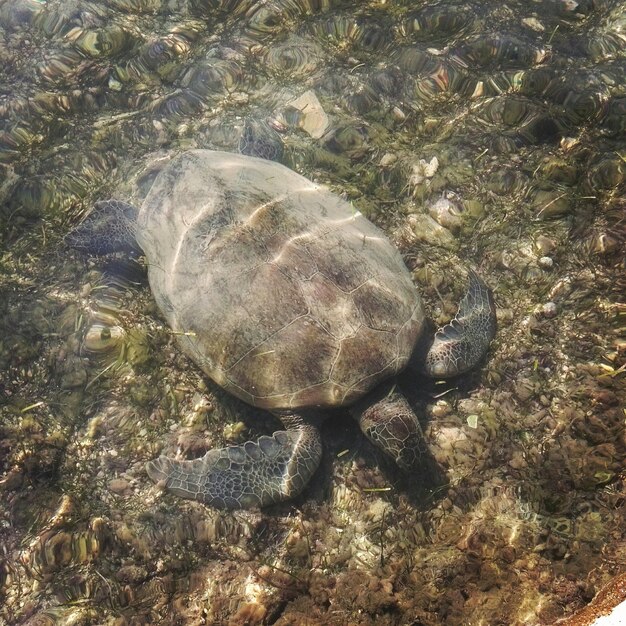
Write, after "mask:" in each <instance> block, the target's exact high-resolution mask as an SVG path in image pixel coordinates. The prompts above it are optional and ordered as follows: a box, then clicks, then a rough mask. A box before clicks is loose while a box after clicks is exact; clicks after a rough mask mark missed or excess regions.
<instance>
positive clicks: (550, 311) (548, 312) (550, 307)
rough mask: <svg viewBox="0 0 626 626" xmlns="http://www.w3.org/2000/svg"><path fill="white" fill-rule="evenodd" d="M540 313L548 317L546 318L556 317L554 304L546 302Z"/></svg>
mask: <svg viewBox="0 0 626 626" xmlns="http://www.w3.org/2000/svg"><path fill="white" fill-rule="evenodd" d="M541 312H542V313H543V314H544V316H545V317H548V318H551V317H556V314H557V309H556V304H554V302H546V303H545V304H544V305H543V306H542V307H541Z"/></svg>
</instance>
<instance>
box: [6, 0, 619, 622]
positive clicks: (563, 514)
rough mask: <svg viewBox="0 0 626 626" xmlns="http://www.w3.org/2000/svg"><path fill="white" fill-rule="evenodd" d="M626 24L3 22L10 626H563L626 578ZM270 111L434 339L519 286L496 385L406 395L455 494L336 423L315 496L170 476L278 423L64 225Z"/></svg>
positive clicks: (597, 6)
mask: <svg viewBox="0 0 626 626" xmlns="http://www.w3.org/2000/svg"><path fill="white" fill-rule="evenodd" d="M625 28H626V10H625V9H624V5H623V2H620V1H619V0H613V1H610V0H597V1H595V2H592V1H586V0H581V1H580V2H576V0H562V1H561V0H554V1H545V2H541V3H528V2H507V3H502V2H476V3H467V2H458V3H454V2H445V1H444V2H440V3H435V2H380V3H375V2H373V3H365V2H342V1H333V0H312V1H309V2H304V1H302V0H283V1H282V2H278V1H276V0H268V1H267V2H254V1H252V0H247V1H243V2H240V1H237V0H223V1H222V2H220V1H219V0H212V1H202V0H188V1H187V2H185V1H184V0H172V1H171V2H164V1H162V0H108V1H107V2H93V3H89V2H82V1H67V0H64V1H62V2H61V1H58V2H54V1H50V2H42V1H38V0H8V1H7V0H5V1H4V2H2V3H0V34H1V37H2V39H1V40H0V42H1V43H0V173H1V176H0V200H1V201H2V202H1V204H0V233H1V236H2V238H3V243H4V245H3V252H2V259H1V262H0V269H1V273H0V545H1V546H2V550H1V551H0V622H2V621H3V620H4V622H6V623H7V624H22V623H28V624H38V625H39V624H116V625H120V624H156V623H159V624H161V623H162V624H170V623H171V624H174V623H185V624H270V623H271V624H281V625H287V624H304V623H307V624H311V625H313V624H337V625H339V624H363V625H365V624H423V625H436V624H446V625H448V624H449V625H456V624H477V625H478V624H507V625H508V624H553V623H554V622H555V621H556V620H557V619H558V618H560V617H563V616H569V615H572V614H573V613H574V612H575V611H576V610H577V609H579V608H580V607H582V606H584V605H585V604H586V603H588V602H589V601H590V599H591V598H592V597H593V595H594V593H595V592H596V591H597V590H598V589H599V587H600V586H602V584H604V583H605V582H606V581H608V580H610V579H611V577H613V576H615V575H616V574H618V573H619V572H623V571H625V570H626V544H625V543H624V532H625V531H624V528H625V527H626V526H625V524H624V511H625V498H624V497H625V490H624V480H625V478H626V477H625V475H624V469H623V468H624V452H625V445H626V442H625V436H624V397H625V395H624V369H623V368H624V353H625V343H624V337H623V316H624V304H623V294H624V282H625V281H624V278H623V277H624V255H623V243H624V214H625V213H624V209H625V208H626V200H625V198H624V191H625V188H626V138H625V130H626V31H625ZM247 118H252V119H254V120H261V121H264V122H266V123H268V124H269V125H270V126H272V127H273V128H275V129H276V130H277V131H278V132H279V133H280V134H281V136H282V138H283V140H284V144H285V150H284V156H283V161H284V162H285V163H286V164H287V165H289V166H290V167H292V168H293V169H295V170H297V171H298V172H300V173H302V174H303V175H305V176H307V177H308V178H311V179H315V180H317V181H319V182H322V183H324V184H326V185H328V186H329V187H330V188H331V189H333V190H334V191H335V192H336V193H339V194H343V195H344V196H345V197H346V198H348V199H349V200H350V201H352V202H354V205H355V207H357V208H358V209H359V210H361V211H362V212H363V213H364V214H365V215H366V216H368V217H369V218H370V219H372V220H373V221H374V222H375V223H376V224H378V225H379V226H380V227H382V228H383V229H385V230H386V232H387V233H388V234H389V236H390V238H391V239H392V240H393V241H394V242H395V243H396V244H397V246H398V248H399V249H400V251H401V252H402V254H403V255H404V258H405V260H406V262H407V265H408V266H409V267H410V268H411V270H412V271H413V276H414V278H415V281H416V284H417V285H418V286H419V288H420V290H421V292H422V293H423V294H424V296H425V300H426V302H427V304H428V306H429V311H430V314H431V315H432V317H433V318H434V319H435V320H436V321H437V322H438V323H443V322H445V321H447V320H448V319H449V318H450V317H451V316H452V315H453V314H454V311H455V306H456V302H457V301H458V299H459V298H460V296H461V294H462V291H463V287H464V284H465V280H466V273H465V269H466V268H469V267H472V268H475V269H477V270H478V271H479V272H480V274H481V275H482V276H483V277H484V278H485V279H486V280H487V282H488V283H489V284H490V285H491V286H492V287H493V288H494V290H495V296H496V301H497V305H498V318H499V320H498V321H499V330H498V335H497V338H496V341H495V342H494V344H493V346H492V350H491V352H490V355H489V357H488V360H487V361H486V363H485V364H484V365H483V366H482V367H481V368H480V370H479V371H478V372H476V373H475V374H473V375H472V376H469V377H467V378H466V379H464V380H462V381H455V382H454V383H452V384H447V385H441V386H439V385H433V384H431V383H428V382H426V381H421V380H418V382H419V385H416V384H415V383H416V378H415V377H414V375H412V374H409V375H406V376H404V377H403V378H402V380H401V381H400V383H401V385H402V387H403V389H404V390H405V392H406V393H407V395H408V396H409V397H410V400H411V402H412V403H413V404H414V406H415V408H416V410H418V411H419V412H420V415H422V416H423V425H424V428H425V432H426V436H427V439H428V442H429V446H430V448H431V452H432V454H433V456H434V458H435V459H436V461H437V462H438V464H439V466H440V468H441V473H442V476H443V479H442V478H441V477H439V479H438V480H437V479H435V477H434V476H431V475H430V474H429V473H427V472H425V473H424V476H410V477H407V476H403V475H401V474H400V473H399V472H398V471H397V470H396V469H395V468H394V467H392V466H391V465H390V463H388V462H387V461H386V460H385V459H384V458H382V457H381V456H380V455H379V454H378V453H377V452H376V451H375V450H373V449H372V447H371V446H370V445H369V443H367V442H366V441H365V440H364V438H363V437H362V436H361V435H360V434H359V433H358V429H357V428H356V427H355V425H354V424H353V423H352V422H351V421H350V419H348V417H347V416H345V415H343V414H339V415H334V416H333V419H332V420H329V421H328V422H327V423H326V424H325V426H324V431H323V436H324V445H325V456H324V459H323V461H322V466H321V468H320V470H319V471H318V472H317V474H316V475H315V476H314V478H313V481H312V483H311V485H310V486H309V488H307V490H306V491H305V492H304V493H303V494H302V496H300V497H299V498H297V499H295V500H294V501H293V502H290V503H286V504H284V505H280V506H275V507H272V508H270V509H267V510H265V511H264V512H262V513H260V512H244V513H242V512H239V513H219V512H216V511H214V510H212V509H209V508H206V507H203V506H202V505H199V504H195V503H190V502H186V501H182V500H178V499H176V498H174V497H172V496H168V495H164V494H162V493H160V492H159V491H158V490H157V489H156V488H155V487H154V486H153V485H152V484H151V483H150V482H149V480H148V478H147V476H146V474H145V471H144V464H145V462H146V461H147V460H149V459H151V458H154V457H155V456H157V455H158V454H159V453H160V452H164V453H167V454H169V455H173V454H175V453H176V452H179V453H180V454H181V455H183V456H187V457H190V458H191V457H196V456H200V455H201V454H203V453H204V451H205V450H206V449H207V447H213V446H215V445H221V444H223V443H224V442H231V441H243V440H245V439H246V438H250V437H252V438H254V437H256V436H258V434H260V433H261V432H268V431H270V430H271V429H272V428H273V427H275V426H276V424H275V422H274V421H273V420H272V419H271V418H269V417H267V416H260V415H259V414H257V413H255V412H254V411H252V409H250V408H248V407H245V406H243V405H241V404H240V403H238V402H236V401H235V400H233V399H231V398H229V397H227V396H225V394H223V393H221V392H220V390H219V389H216V388H215V387H214V386H213V385H212V384H211V383H210V382H209V381H206V380H204V379H203V378H202V377H201V376H200V374H199V373H198V371H197V370H196V368H195V367H194V366H193V365H192V364H191V363H190V362H189V361H188V360H187V359H186V358H185V357H184V356H183V355H182V354H181V353H180V352H179V350H178V349H177V347H176V343H175V337H174V336H173V334H172V333H171V332H170V331H169V330H168V328H167V327H166V326H165V324H164V323H163V321H162V319H161V318H160V316H159V313H158V311H157V310H156V307H155V305H154V303H153V301H152V299H151V296H150V293H149V291H148V289H147V287H146V285H145V280H144V278H143V269H142V267H141V262H140V261H139V262H138V261H132V260H131V261H129V260H126V259H116V260H108V261H97V260H96V261H87V260H85V259H83V258H81V257H79V256H76V255H74V254H72V253H70V252H69V251H68V250H67V248H66V247H65V245H64V243H63V236H64V235H65V234H66V233H67V232H68V231H69V229H70V228H71V227H72V226H73V225H75V224H76V223H77V222H78V220H79V219H80V216H81V215H83V214H84V213H85V212H86V211H87V210H88V209H89V207H90V206H91V205H92V203H93V202H94V200H96V199H98V198H103V197H108V196H111V195H116V196H117V197H121V198H125V199H130V200H133V201H139V200H140V198H141V197H142V196H143V195H145V193H146V191H147V189H148V188H149V185H150V182H151V181H152V180H153V177H154V173H155V171H156V170H157V169H158V167H159V166H160V163H162V161H163V160H164V159H166V158H167V157H168V156H171V155H172V154H173V153H176V152H179V151H182V150H186V149H189V148H211V149H222V150H233V151H234V150H236V149H237V147H238V145H239V140H240V137H241V134H242V132H243V128H244V121H245V119H247ZM420 387H421V388H420Z"/></svg>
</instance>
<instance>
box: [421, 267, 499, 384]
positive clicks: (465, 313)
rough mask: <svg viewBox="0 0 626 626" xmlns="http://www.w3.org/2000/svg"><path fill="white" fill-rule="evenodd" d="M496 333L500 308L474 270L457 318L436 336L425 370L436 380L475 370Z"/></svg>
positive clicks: (429, 351) (427, 357)
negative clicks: (497, 309) (498, 308)
mask: <svg viewBox="0 0 626 626" xmlns="http://www.w3.org/2000/svg"><path fill="white" fill-rule="evenodd" d="M495 334H496V308H495V304H494V302H493V294H492V292H491V289H489V287H488V286H487V285H486V284H485V282H484V281H483V280H482V279H481V278H480V277H479V276H478V274H476V272H473V271H470V283H469V287H468V290H467V293H466V294H465V297H464V298H463V300H461V302H460V304H459V310H458V312H457V314H456V317H455V318H454V319H453V320H452V321H451V322H450V323H449V324H446V325H445V326H444V327H443V328H440V329H439V330H438V331H437V333H436V334H435V339H434V341H433V343H432V345H431V346H430V349H429V350H428V353H427V354H426V358H425V361H424V369H425V371H426V373H427V374H428V375H430V376H432V377H434V378H450V377H452V376H457V375H458V374H463V373H464V372H467V371H469V370H470V369H472V368H473V367H474V366H475V365H476V364H477V363H478V362H479V361H480V360H481V359H482V358H483V357H484V356H485V354H486V352H487V348H489V344H490V343H491V340H492V339H493V338H494V336H495Z"/></svg>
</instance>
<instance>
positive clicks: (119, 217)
mask: <svg viewBox="0 0 626 626" xmlns="http://www.w3.org/2000/svg"><path fill="white" fill-rule="evenodd" d="M138 213H139V211H138V210H137V209H136V208H135V207H134V206H133V205H132V204H128V203H126V202H122V201H120V200H103V201H101V202H96V204H95V205H94V207H93V210H92V211H91V212H90V213H89V215H87V217H86V218H85V219H84V220H83V221H82V222H81V223H80V224H79V225H78V226H77V227H76V228H75V229H74V230H72V231H71V232H70V233H69V234H68V235H67V236H66V237H65V241H66V243H67V244H68V245H69V246H71V247H72V248H75V249H76V250H80V251H81V252H85V253H87V254H91V255H103V254H109V253H111V252H138V253H140V252H141V249H140V248H139V245H138V244H137V241H136V239H135V229H136V224H137V216H138Z"/></svg>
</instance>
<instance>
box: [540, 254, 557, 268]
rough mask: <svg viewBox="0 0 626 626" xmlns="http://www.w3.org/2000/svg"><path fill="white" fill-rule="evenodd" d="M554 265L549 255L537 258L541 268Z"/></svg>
mask: <svg viewBox="0 0 626 626" xmlns="http://www.w3.org/2000/svg"><path fill="white" fill-rule="evenodd" d="M553 266H554V261H553V260H552V259H551V258H550V257H549V256H542V257H541V258H540V259H539V267H540V268H541V269H542V270H551V269H552V267H553Z"/></svg>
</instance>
